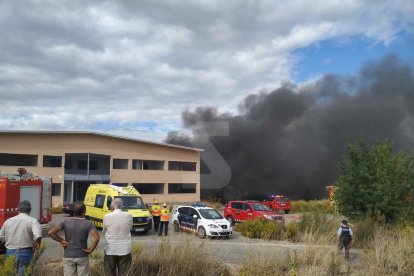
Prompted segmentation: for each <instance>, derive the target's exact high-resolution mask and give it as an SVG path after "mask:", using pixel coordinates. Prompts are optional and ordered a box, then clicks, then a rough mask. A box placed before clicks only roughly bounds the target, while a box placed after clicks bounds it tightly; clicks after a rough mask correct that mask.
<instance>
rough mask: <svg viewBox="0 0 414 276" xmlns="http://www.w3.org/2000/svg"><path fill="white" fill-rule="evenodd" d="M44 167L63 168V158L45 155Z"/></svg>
mask: <svg viewBox="0 0 414 276" xmlns="http://www.w3.org/2000/svg"><path fill="white" fill-rule="evenodd" d="M43 167H47V168H61V167H62V156H53V155H43Z"/></svg>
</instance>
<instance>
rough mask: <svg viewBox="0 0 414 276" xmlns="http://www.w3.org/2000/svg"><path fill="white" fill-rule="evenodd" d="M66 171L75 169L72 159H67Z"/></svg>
mask: <svg viewBox="0 0 414 276" xmlns="http://www.w3.org/2000/svg"><path fill="white" fill-rule="evenodd" d="M65 169H66V170H71V169H73V161H72V159H66V160H65Z"/></svg>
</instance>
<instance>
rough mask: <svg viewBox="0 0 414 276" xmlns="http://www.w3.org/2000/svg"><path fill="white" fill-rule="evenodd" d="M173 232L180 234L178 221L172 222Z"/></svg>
mask: <svg viewBox="0 0 414 276" xmlns="http://www.w3.org/2000/svg"><path fill="white" fill-rule="evenodd" d="M174 232H180V225H179V224H178V221H174Z"/></svg>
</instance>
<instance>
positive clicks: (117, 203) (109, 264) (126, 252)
mask: <svg viewBox="0 0 414 276" xmlns="http://www.w3.org/2000/svg"><path fill="white" fill-rule="evenodd" d="M122 206H123V203H122V199H120V198H115V199H114V200H112V202H111V209H112V213H110V214H106V215H105V216H104V218H103V232H104V233H105V239H106V244H105V256H104V272H105V275H108V276H112V275H117V270H118V276H124V275H128V274H129V270H130V268H131V263H132V258H131V243H132V242H131V229H132V215H131V214H130V213H128V212H123V211H122Z"/></svg>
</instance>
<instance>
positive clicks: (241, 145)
mask: <svg viewBox="0 0 414 276" xmlns="http://www.w3.org/2000/svg"><path fill="white" fill-rule="evenodd" d="M182 119H183V123H184V126H185V127H186V128H187V129H188V130H190V131H191V132H192V136H191V137H189V136H186V135H184V134H182V133H177V132H172V133H169V135H168V137H167V138H166V142H167V143H172V144H179V145H193V146H196V147H200V148H206V147H205V146H207V148H208V145H206V141H205V139H201V138H200V137H203V135H205V134H206V133H209V132H211V129H209V128H211V127H212V126H211V125H208V126H207V127H204V128H203V127H201V128H200V124H199V123H201V122H228V124H229V130H230V132H229V136H215V137H211V139H210V140H211V142H212V144H213V145H214V147H215V148H216V149H217V151H218V153H219V154H220V155H221V156H222V157H223V158H224V160H225V161H226V162H227V164H228V165H229V167H230V168H231V178H230V179H229V182H228V183H222V184H223V185H222V188H221V189H215V190H214V192H215V194H213V195H215V196H219V197H222V198H223V199H225V200H230V199H236V198H260V197H262V196H264V195H266V194H272V193H280V194H285V195H287V196H289V197H292V198H305V199H310V198H321V197H325V196H326V191H325V186H326V185H330V184H332V183H333V181H334V180H335V179H336V178H337V177H338V174H339V168H338V162H339V161H340V159H341V158H342V156H343V155H344V154H345V151H346V146H347V144H348V143H353V142H356V141H358V140H359V139H364V140H365V141H366V142H368V143H373V142H375V141H376V140H380V141H383V140H385V139H388V140H389V141H390V142H391V143H392V144H393V145H394V148H395V149H396V150H408V151H410V152H412V150H413V149H414V76H413V71H412V68H411V67H410V66H408V65H406V64H404V63H403V62H402V61H401V60H399V59H398V58H397V57H396V56H392V55H390V56H386V57H384V58H383V59H381V60H379V61H377V62H369V63H367V64H365V66H364V67H363V68H362V69H361V70H360V71H359V73H358V74H357V75H354V76H338V75H326V76H324V77H322V78H321V79H319V80H318V81H316V82H313V83H311V84H306V85H302V86H296V85H293V84H289V83H288V84H285V85H282V87H280V88H279V89H277V90H275V91H272V92H270V93H261V94H252V95H249V96H248V97H246V98H245V99H244V101H243V102H242V103H241V104H240V107H239V113H238V115H232V114H220V113H219V112H218V111H217V109H216V108H214V107H200V108H196V109H195V110H193V111H190V110H187V111H184V112H183V114H182ZM213 126H214V125H213ZM213 132H214V131H213ZM203 143H204V144H203ZM216 154H217V153H216ZM209 155H210V156H209ZM211 155H212V154H211V152H209V151H208V150H206V151H205V152H203V153H202V155H201V157H202V159H203V160H204V163H202V173H204V172H208V173H207V174H202V176H201V185H202V189H203V191H202V197H203V196H207V195H212V194H211V192H212V190H211V189H209V188H211V187H217V183H220V181H222V182H223V179H220V177H221V175H220V174H219V173H218V174H216V173H215V172H214V171H213V170H212V167H211V166H210V165H209V163H210V164H212V163H214V158H215V157H214V156H211ZM213 155H214V154H213ZM206 156H207V157H208V156H209V157H210V161H209V162H207V161H206V158H205V157H206ZM211 160H213V162H212V161H211ZM208 170H209V171H208ZM216 170H217V168H216ZM215 175H217V177H216V178H215V177H214V176H215ZM207 176H210V177H207ZM224 181H227V180H224ZM226 184H227V185H226ZM355 196H358V195H355Z"/></svg>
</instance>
